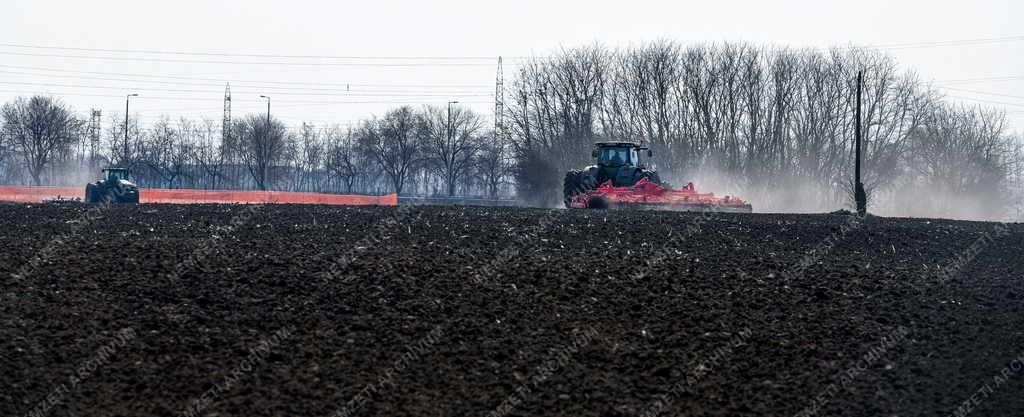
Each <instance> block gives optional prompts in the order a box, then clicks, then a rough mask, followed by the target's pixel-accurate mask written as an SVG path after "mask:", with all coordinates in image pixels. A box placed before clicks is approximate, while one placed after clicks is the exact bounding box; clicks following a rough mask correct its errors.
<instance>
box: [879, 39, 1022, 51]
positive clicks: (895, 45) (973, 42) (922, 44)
mask: <svg viewBox="0 0 1024 417" xmlns="http://www.w3.org/2000/svg"><path fill="white" fill-rule="evenodd" d="M1019 41H1024V36H1003V37H998V38H977V39H958V40H947V41H932V42H908V43H891V44H880V45H866V46H862V47H861V48H865V49H890V50H891V49H915V48H934V47H945V46H969V45H986V44H993V43H1005V42H1019Z"/></svg>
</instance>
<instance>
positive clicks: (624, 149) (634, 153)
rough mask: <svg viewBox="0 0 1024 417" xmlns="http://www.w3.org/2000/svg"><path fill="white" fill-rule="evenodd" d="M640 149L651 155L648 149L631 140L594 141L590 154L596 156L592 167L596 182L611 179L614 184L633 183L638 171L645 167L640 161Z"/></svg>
mask: <svg viewBox="0 0 1024 417" xmlns="http://www.w3.org/2000/svg"><path fill="white" fill-rule="evenodd" d="M640 151H647V156H648V157H650V156H651V151H650V149H648V148H647V147H645V146H643V145H640V144H637V143H633V142H598V143H595V144H594V151H593V153H592V156H593V157H594V158H597V166H596V167H593V171H596V172H594V173H595V174H596V176H597V182H598V183H599V184H600V183H603V182H605V181H608V180H612V181H613V182H614V183H615V185H619V184H626V183H628V184H632V183H634V182H635V181H636V180H637V179H638V178H636V177H637V176H638V175H639V172H642V171H644V169H645V167H644V165H643V164H642V163H641V162H640Z"/></svg>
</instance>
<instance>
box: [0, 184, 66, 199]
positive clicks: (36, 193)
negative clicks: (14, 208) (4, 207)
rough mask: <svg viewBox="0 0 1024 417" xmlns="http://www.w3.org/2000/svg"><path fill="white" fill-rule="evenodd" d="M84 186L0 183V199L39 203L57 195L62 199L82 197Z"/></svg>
mask: <svg viewBox="0 0 1024 417" xmlns="http://www.w3.org/2000/svg"><path fill="white" fill-rule="evenodd" d="M84 196H85V186H81V187H11V186H6V185H0V201H16V202H19V203H39V202H42V201H43V200H52V199H55V198H57V197H60V198H64V199H69V200H71V199H76V198H84Z"/></svg>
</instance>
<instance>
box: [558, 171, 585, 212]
mask: <svg viewBox="0 0 1024 417" xmlns="http://www.w3.org/2000/svg"><path fill="white" fill-rule="evenodd" d="M581 174H582V173H581V172H579V171H576V170H572V171H569V172H566V173H565V179H564V180H563V181H562V200H563V202H564V203H565V208H571V207H572V198H573V197H575V196H576V195H577V194H580V193H582V192H583V191H581V189H582V182H581V181H580V180H581V177H582V175H581Z"/></svg>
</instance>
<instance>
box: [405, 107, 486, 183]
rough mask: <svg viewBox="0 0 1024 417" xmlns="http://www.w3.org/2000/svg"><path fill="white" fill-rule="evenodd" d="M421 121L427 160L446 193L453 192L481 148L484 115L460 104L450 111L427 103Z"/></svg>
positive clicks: (468, 171) (465, 175) (468, 170)
mask: <svg viewBox="0 0 1024 417" xmlns="http://www.w3.org/2000/svg"><path fill="white" fill-rule="evenodd" d="M422 121H423V123H422V124H421V135H422V136H423V137H425V138H426V146H425V147H424V154H425V158H426V161H427V162H428V163H429V164H430V166H431V167H432V168H434V169H435V170H436V171H437V173H438V174H439V175H440V176H441V180H442V181H443V182H444V185H445V190H446V191H447V193H448V195H449V196H454V195H455V188H456V185H457V184H458V183H459V181H460V180H463V179H464V178H465V177H467V176H468V174H469V173H470V169H471V168H472V162H473V157H474V156H476V154H477V151H478V150H479V149H480V138H479V137H478V136H479V133H480V131H481V130H482V129H483V126H484V122H483V118H481V117H480V116H479V115H477V114H476V113H474V112H473V111H471V110H468V109H463V108H461V107H455V108H452V109H451V112H450V113H449V111H448V108H442V107H437V106H427V107H426V108H425V109H424V114H423V118H422Z"/></svg>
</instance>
